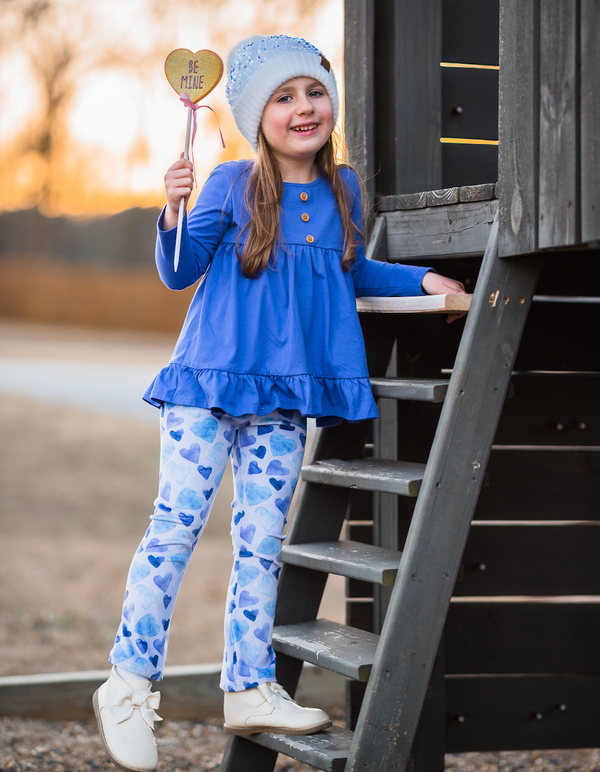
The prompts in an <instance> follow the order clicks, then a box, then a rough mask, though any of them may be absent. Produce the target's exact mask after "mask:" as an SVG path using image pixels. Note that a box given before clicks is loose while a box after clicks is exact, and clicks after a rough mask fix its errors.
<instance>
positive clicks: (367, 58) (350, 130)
mask: <svg viewBox="0 0 600 772" xmlns="http://www.w3.org/2000/svg"><path fill="white" fill-rule="evenodd" d="M373 13H374V0H346V2H345V4H344V52H345V53H344V104H345V116H344V126H345V136H346V145H347V147H348V152H349V154H350V158H351V160H352V163H353V164H354V165H355V166H356V170H357V172H358V174H359V176H360V177H361V179H363V180H365V185H366V188H367V192H368V194H369V196H370V198H371V200H374V195H375V186H374V181H373V172H374V167H373V24H374V21H373Z"/></svg>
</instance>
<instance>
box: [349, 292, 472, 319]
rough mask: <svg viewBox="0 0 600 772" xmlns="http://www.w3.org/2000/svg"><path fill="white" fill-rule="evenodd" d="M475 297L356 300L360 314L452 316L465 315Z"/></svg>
mask: <svg viewBox="0 0 600 772" xmlns="http://www.w3.org/2000/svg"><path fill="white" fill-rule="evenodd" d="M472 299H473V295H424V296H415V297H406V298H396V297H391V298H387V297H364V298H357V299H356V310H357V311H358V312H359V313H362V314H364V313H372V314H373V313H374V314H452V313H457V312H458V313H460V312H462V313H465V312H467V311H468V310H469V308H470V307H471V300H472Z"/></svg>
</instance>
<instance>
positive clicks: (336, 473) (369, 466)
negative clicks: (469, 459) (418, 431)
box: [302, 458, 425, 496]
mask: <svg viewBox="0 0 600 772" xmlns="http://www.w3.org/2000/svg"><path fill="white" fill-rule="evenodd" d="M424 472H425V464H413V463H412V462H410V461H388V460H386V459H381V458H359V459H356V460H354V461H340V460H339V459H337V458H329V459H327V460H325V461H317V462H316V463H314V464H311V465H310V466H304V467H302V479H303V480H305V481H306V482H315V483H322V484H323V485H338V486H340V487H341V488H359V489H361V490H367V491H378V492H380V493H397V494H399V495H400V496H417V495H418V493H419V489H420V487H421V482H422V481H423V474H424Z"/></svg>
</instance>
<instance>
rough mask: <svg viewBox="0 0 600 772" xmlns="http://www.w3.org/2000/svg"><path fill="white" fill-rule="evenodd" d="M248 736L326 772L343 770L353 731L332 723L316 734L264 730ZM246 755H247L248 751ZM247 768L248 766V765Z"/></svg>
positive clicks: (259, 743)
mask: <svg viewBox="0 0 600 772" xmlns="http://www.w3.org/2000/svg"><path fill="white" fill-rule="evenodd" d="M245 739H246V742H248V741H250V742H252V743H256V744H257V745H262V746H264V747H265V748H269V749H271V750H272V751H275V752H276V753H284V754H285V755H286V756H291V757H292V758H293V759H298V761H302V762H304V763H305V764H309V765H310V766H311V767H316V768H317V769H322V770H325V772H343V769H344V767H345V764H346V759H347V758H348V750H349V748H350V742H351V741H352V732H349V731H348V730H347V729H342V728H340V727H338V726H332V727H330V728H329V729H325V730H324V731H323V732H317V734H310V735H298V736H293V735H282V734H268V733H266V732H263V733H261V734H252V735H248V737H247V738H245ZM245 758H246V759H247V758H248V754H246V756H245ZM246 769H249V768H248V767H246ZM257 769H260V767H257Z"/></svg>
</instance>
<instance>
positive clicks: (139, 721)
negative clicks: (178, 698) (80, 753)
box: [93, 667, 162, 772]
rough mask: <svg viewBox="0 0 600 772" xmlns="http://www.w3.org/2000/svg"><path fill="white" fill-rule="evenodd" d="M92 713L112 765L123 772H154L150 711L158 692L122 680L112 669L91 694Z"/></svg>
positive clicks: (156, 703) (155, 705)
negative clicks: (102, 682) (103, 681)
mask: <svg viewBox="0 0 600 772" xmlns="http://www.w3.org/2000/svg"><path fill="white" fill-rule="evenodd" d="M93 703H94V712H95V714H96V718H97V720H98V726H99V727H100V736H101V737H102V740H103V742H104V747H105V750H106V753H107V755H108V757H109V758H110V760H111V761H112V763H113V764H114V765H115V766H117V767H118V768H119V769H121V770H123V771H124V772H155V770H156V768H157V766H158V753H157V750H156V740H155V739H154V722H155V721H162V719H161V718H160V717H159V716H157V715H156V713H155V712H154V710H155V708H156V709H158V706H159V705H160V692H152V691H151V684H150V682H144V681H142V680H140V681H125V680H124V679H123V678H121V676H120V675H119V674H118V673H117V669H116V667H113V669H112V671H111V674H110V678H109V679H108V681H107V682H106V683H104V684H102V686H101V687H100V688H99V689H98V690H97V691H96V692H95V693H94V697H93Z"/></svg>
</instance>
